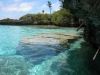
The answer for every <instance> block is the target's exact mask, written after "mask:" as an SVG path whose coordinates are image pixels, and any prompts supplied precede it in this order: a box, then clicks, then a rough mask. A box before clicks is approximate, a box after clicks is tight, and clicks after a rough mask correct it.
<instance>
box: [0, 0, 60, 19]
mask: <svg viewBox="0 0 100 75" xmlns="http://www.w3.org/2000/svg"><path fill="white" fill-rule="evenodd" d="M49 1H51V3H52V12H54V11H57V10H59V9H60V3H59V0H49ZM47 2H48V0H0V19H4V18H12V19H18V18H20V17H21V16H23V15H25V14H28V13H31V14H33V13H41V12H42V10H45V13H49V8H48V6H47Z"/></svg>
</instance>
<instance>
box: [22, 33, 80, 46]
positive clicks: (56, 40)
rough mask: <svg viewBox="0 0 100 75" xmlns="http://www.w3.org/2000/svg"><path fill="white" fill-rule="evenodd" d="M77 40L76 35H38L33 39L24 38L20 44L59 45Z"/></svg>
mask: <svg viewBox="0 0 100 75" xmlns="http://www.w3.org/2000/svg"><path fill="white" fill-rule="evenodd" d="M77 38H79V36H78V35H65V34H57V33H55V34H40V35H37V36H33V37H24V38H23V39H22V40H21V42H22V43H24V44H43V45H60V44H64V43H67V42H68V40H73V39H77Z"/></svg>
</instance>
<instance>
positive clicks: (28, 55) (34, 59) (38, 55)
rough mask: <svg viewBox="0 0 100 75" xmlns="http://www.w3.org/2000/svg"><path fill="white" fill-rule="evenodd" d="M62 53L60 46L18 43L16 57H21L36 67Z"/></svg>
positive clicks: (62, 49)
mask: <svg viewBox="0 0 100 75" xmlns="http://www.w3.org/2000/svg"><path fill="white" fill-rule="evenodd" d="M63 51H65V50H64V47H61V46H60V45H48V44H47V45H46V44H24V43H20V45H19V46H18V48H17V52H16V55H21V56H23V57H25V59H26V60H27V61H29V62H30V63H32V64H34V65H38V64H41V63H42V62H43V61H45V60H47V59H50V58H52V57H53V56H57V55H58V54H59V53H61V52H63Z"/></svg>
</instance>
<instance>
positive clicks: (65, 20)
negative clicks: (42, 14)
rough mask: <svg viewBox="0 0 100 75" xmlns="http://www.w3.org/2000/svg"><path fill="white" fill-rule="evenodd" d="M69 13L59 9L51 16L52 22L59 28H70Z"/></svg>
mask: <svg viewBox="0 0 100 75" xmlns="http://www.w3.org/2000/svg"><path fill="white" fill-rule="evenodd" d="M71 17H72V15H71V13H70V11H69V10H67V9H61V10H58V11H57V12H54V13H53V14H52V22H53V23H54V24H56V25H60V26H70V22H71Z"/></svg>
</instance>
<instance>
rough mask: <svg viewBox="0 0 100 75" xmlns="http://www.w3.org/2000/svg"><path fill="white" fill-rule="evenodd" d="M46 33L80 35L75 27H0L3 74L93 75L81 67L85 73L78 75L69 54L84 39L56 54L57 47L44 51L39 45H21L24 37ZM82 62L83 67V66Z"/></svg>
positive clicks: (1, 69) (0, 64)
mask: <svg viewBox="0 0 100 75" xmlns="http://www.w3.org/2000/svg"><path fill="white" fill-rule="evenodd" d="M44 33H45V34H46V33H47V34H48V33H63V34H67V35H76V34H77V35H78V32H77V31H76V29H75V28H52V29H49V28H41V27H32V26H0V75H91V74H90V73H89V72H88V70H87V68H84V67H81V68H83V69H85V70H84V71H82V70H81V71H80V72H84V73H77V71H75V69H73V68H71V67H70V63H69V62H68V60H71V59H70V58H69V56H70V51H75V50H76V49H79V48H81V43H82V42H83V39H79V40H78V41H76V42H75V43H73V44H71V48H69V49H68V48H64V50H63V48H60V49H61V50H62V51H60V52H57V51H56V49H58V48H56V47H55V46H54V47H52V48H51V47H47V48H44V47H40V45H39V46H35V47H33V46H32V45H31V44H23V43H21V42H20V41H21V39H23V38H24V37H33V36H36V35H40V34H44ZM79 60H80V59H79ZM74 62H75V61H74ZM82 63H83V62H82ZM82 63H80V64H81V65H83V64H82ZM73 65H74V64H73ZM73 65H71V66H73ZM83 66H84V65H83ZM76 67H77V66H76ZM81 68H80V69H81ZM76 73H77V74H76Z"/></svg>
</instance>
